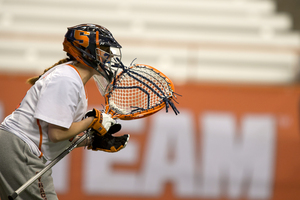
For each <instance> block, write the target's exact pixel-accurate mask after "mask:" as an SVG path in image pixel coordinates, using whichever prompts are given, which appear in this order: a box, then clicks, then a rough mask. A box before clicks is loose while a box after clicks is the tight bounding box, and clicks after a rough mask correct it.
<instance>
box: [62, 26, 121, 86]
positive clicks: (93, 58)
mask: <svg viewBox="0 0 300 200" xmlns="http://www.w3.org/2000/svg"><path fill="white" fill-rule="evenodd" d="M63 46H64V51H66V52H67V53H69V54H70V55H72V56H73V57H74V58H75V59H76V60H78V61H79V62H80V63H82V64H84V65H85V66H87V67H92V68H94V69H95V70H96V71H98V72H99V73H100V74H101V75H102V76H103V77H104V78H105V79H106V80H107V82H111V81H112V79H113V78H114V76H115V70H113V69H112V67H117V68H118V66H119V65H120V62H119V61H120V60H121V50H120V49H121V48H122V46H121V45H120V44H119V43H118V42H117V41H116V40H115V39H114V37H113V35H112V34H111V33H110V31H109V30H107V29H106V28H105V27H103V26H100V25H96V24H80V25H77V26H73V27H69V28H68V31H67V33H66V35H65V41H64V42H63ZM112 49H117V52H118V54H117V53H112V52H113V50H112ZM116 57H118V59H119V60H118V59H116Z"/></svg>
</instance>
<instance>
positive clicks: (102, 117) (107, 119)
mask: <svg viewBox="0 0 300 200" xmlns="http://www.w3.org/2000/svg"><path fill="white" fill-rule="evenodd" d="M87 117H94V120H93V121H92V123H91V124H90V125H89V127H88V128H91V129H93V130H94V131H95V132H96V133H97V134H98V135H99V136H103V135H105V134H106V133H107V131H108V130H109V129H110V127H111V126H112V125H114V124H115V123H116V121H115V120H114V119H113V118H111V116H110V115H109V114H106V113H103V112H101V111H100V110H97V109H95V108H94V109H93V110H91V111H88V112H87V113H86V114H85V118H87Z"/></svg>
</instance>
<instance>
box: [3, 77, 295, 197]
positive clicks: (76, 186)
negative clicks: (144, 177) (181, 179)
mask: <svg viewBox="0 0 300 200" xmlns="http://www.w3.org/2000/svg"><path fill="white" fill-rule="evenodd" d="M28 77H30V76H12V75H5V74H2V75H0V102H1V103H2V108H3V109H4V110H3V111H2V115H3V116H6V115H8V114H9V113H11V112H12V111H13V110H14V108H15V107H16V106H17V105H18V103H19V102H20V101H21V99H22V97H23V96H24V95H25V93H26V90H27V89H28V88H29V87H30V86H29V85H28V84H25V83H24V82H25V80H26V79H27V78H28ZM87 91H88V98H89V104H90V105H99V106H100V105H101V104H103V99H102V97H101V96H100V94H99V93H98V92H97V89H96V87H95V84H94V83H93V82H91V83H89V84H88V85H87ZM176 92H177V93H178V94H180V95H182V97H178V102H179V104H178V105H177V107H178V109H179V111H183V112H184V113H188V116H191V119H192V124H193V130H194V132H193V134H192V135H194V138H195V141H205V140H204V139H203V132H202V131H203V129H202V128H203V127H202V126H203V124H201V123H199V119H201V117H202V116H203V115H205V113H225V114H229V115H230V116H233V117H234V118H235V119H236V129H237V130H240V127H241V126H242V125H241V121H242V120H243V119H244V117H245V116H247V115H249V114H254V115H258V116H259V115H266V114H267V115H270V116H272V117H273V118H274V121H275V138H276V140H275V149H274V150H273V151H274V156H275V157H274V162H272V166H270V170H272V172H271V176H272V179H271V180H270V181H271V183H270V186H271V189H270V191H271V194H270V195H268V196H267V197H266V198H265V199H270V200H283V199H288V200H297V199H300V135H299V125H300V124H299V94H300V87H299V86H296V85H294V86H277V87H275V86H245V85H244V86H237V85H214V84H186V85H177V86H176ZM186 111H187V112H186ZM159 114H160V116H162V115H164V114H163V113H162V112H160V113H159ZM172 115H174V114H173V113H172V111H171V110H170V111H169V113H167V114H165V116H166V118H167V117H169V116H172ZM154 118H155V115H154V116H152V117H150V118H147V119H146V120H145V126H144V128H143V129H142V131H141V134H132V135H131V138H130V141H129V144H128V145H130V142H131V141H134V142H135V143H137V144H139V146H140V149H139V151H138V152H137V153H136V154H137V156H138V159H137V160H136V161H134V162H132V163H130V164H115V165H113V166H112V167H113V169H112V170H113V171H115V172H122V173H125V174H126V173H141V171H143V167H144V164H145V160H147V155H148V154H147V153H146V151H149V149H148V150H147V148H148V147H149V143H148V142H149V137H150V132H151V131H149V129H151V126H152V125H153V123H154V122H155V120H154ZM162 119H163V118H162ZM176 123H180V122H176ZM173 125H174V124H169V125H166V126H173ZM166 129H168V127H167V128H166ZM123 133H126V131H123ZM181 134H185V133H184V132H182V133H181ZM237 134H241V131H237ZM201 145H205V144H203V143H201V142H198V143H197V144H196V148H197V152H195V155H198V154H201V155H202V152H201V149H202V146H201ZM124 150H125V149H124ZM85 152H86V150H84V149H75V150H74V151H73V152H72V153H71V154H70V166H71V167H70V168H69V170H68V173H69V174H70V176H69V177H70V179H69V180H68V183H69V186H68V190H67V191H65V192H63V193H59V197H60V199H61V200H67V199H72V200H77V199H78V200H79V199H90V200H96V199H107V200H115V199H123V200H129V199H130V200H139V199H149V200H150V199H161V200H162V199H164V200H166V199H170V200H171V199H172V200H173V199H179V198H180V197H179V196H177V195H176V194H177V192H176V191H177V189H176V188H175V187H174V181H172V180H169V181H166V182H165V184H164V185H163V186H162V191H163V192H162V193H161V194H159V195H158V196H154V197H152V196H150V195H145V194H144V195H139V194H135V193H133V194H123V195H122V193H121V195H120V194H118V195H115V193H113V192H111V193H108V194H105V195H102V194H95V193H93V194H87V192H85V189H84V187H83V179H84V177H83V172H84V170H86V169H85V165H84V164H83V162H85V160H84V156H85V155H86V154H85ZM100 155H102V154H101V152H99V156H100ZM98 164H101V162H98ZM195 165H196V164H195ZM196 168H201V167H199V165H198V164H197V166H196ZM95 173H98V172H97V171H95ZM99 173H100V172H99ZM153 175H154V176H155V174H153ZM105 181H107V180H103V182H105ZM95 184H98V183H95ZM246 193H247V192H246ZM180 199H199V200H204V199H210V198H206V197H205V195H199V194H198V195H196V194H195V195H192V196H191V197H189V196H183V197H181V198H180ZM213 199H222V200H225V199H230V198H229V197H228V195H226V193H221V194H220V195H218V196H217V197H216V198H213ZM237 199H251V198H249V197H247V195H246V194H244V193H243V194H241V195H239V197H238V198H237Z"/></svg>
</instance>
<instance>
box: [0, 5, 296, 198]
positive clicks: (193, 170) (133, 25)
mask: <svg viewBox="0 0 300 200" xmlns="http://www.w3.org/2000/svg"><path fill="white" fill-rule="evenodd" d="M299 11H300V1H299V0H151V1H147V0H126V1H122V0H85V1H81V0H63V1H62V0H0V82H1V84H0V119H1V120H2V119H3V118H4V117H5V116H6V115H8V114H9V113H11V112H12V111H13V109H14V108H15V106H16V105H17V104H18V103H19V102H20V100H21V99H22V97H23V96H24V94H25V93H26V90H27V89H28V88H29V85H26V84H25V81H26V79H27V78H29V77H31V76H34V75H38V74H41V73H42V72H43V70H44V69H45V68H47V67H50V66H52V65H53V64H54V63H56V62H57V61H58V60H60V59H61V58H64V57H65V53H64V52H63V51H62V42H63V39H64V34H65V33H66V30H67V27H70V26H74V25H77V24H80V23H96V24H99V25H103V26H105V27H106V28H108V29H109V30H110V31H111V32H112V33H113V35H114V37H115V38H116V40H117V41H118V42H119V43H120V44H121V45H122V46H123V48H122V54H123V57H122V60H123V63H124V64H125V65H130V63H131V62H132V61H133V60H134V59H136V60H135V63H142V64H148V65H151V66H153V67H155V68H157V69H159V70H161V71H162V72H163V73H164V74H166V75H167V76H168V77H169V78H170V79H172V81H173V82H174V84H175V86H176V92H177V93H179V94H181V95H182V97H178V102H179V104H178V105H177V106H178V108H179V110H180V111H181V114H180V115H178V116H175V114H173V113H172V112H170V111H169V113H167V114H166V113H165V111H162V112H159V113H158V114H157V115H155V116H152V117H150V118H147V119H142V120H136V121H131V122H126V123H125V122H121V123H122V124H123V129H122V130H123V133H130V134H132V137H131V141H130V142H129V144H128V146H127V147H126V149H124V150H123V151H121V152H119V153H117V154H114V155H111V154H107V153H102V152H90V151H86V150H77V149H76V150H74V152H72V154H70V155H69V156H68V157H67V158H65V159H64V160H63V161H62V162H61V163H59V164H58V165H57V166H55V168H54V170H53V171H54V172H53V176H54V181H55V184H56V188H57V193H58V194H59V196H60V199H63V200H64V199H65V200H67V199H73V200H74V199H87V198H88V199H111V200H114V199H125V200H126V199H135V200H139V199H149V200H150V199H165V200H169V199H170V200H173V199H199V200H204V199H220V200H221V199H222V200H225V199H267V200H283V199H288V200H297V199H300V175H299V174H300V161H299V156H300V138H299V130H298V128H299V113H298V111H299V105H298V104H299V94H300V88H299V86H298V85H299V84H298V83H299V69H300V63H299V61H300V60H299V55H300V51H299V50H300V32H299V31H300V14H299V13H300V12H299ZM87 90H88V91H89V102H90V106H91V107H99V108H101V104H103V100H102V98H101V97H99V94H97V93H98V92H97V89H96V88H95V85H94V84H89V85H88V86H87Z"/></svg>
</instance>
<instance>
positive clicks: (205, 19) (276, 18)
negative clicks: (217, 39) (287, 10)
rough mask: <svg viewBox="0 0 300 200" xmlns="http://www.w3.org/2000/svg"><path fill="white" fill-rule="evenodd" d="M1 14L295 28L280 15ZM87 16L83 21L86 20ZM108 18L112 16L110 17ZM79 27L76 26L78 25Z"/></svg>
mask: <svg viewBox="0 0 300 200" xmlns="http://www.w3.org/2000/svg"><path fill="white" fill-rule="evenodd" d="M2 12H3V13H4V14H9V15H12V17H13V18H14V17H16V16H18V17H21V16H23V17H25V18H27V17H31V18H32V21H43V20H45V18H48V19H51V20H54V19H60V23H62V22H64V21H65V22H68V21H70V19H71V20H72V21H74V22H75V21H78V20H83V19H85V20H83V21H91V20H92V21H93V20H94V19H106V21H107V20H110V21H112V22H113V21H120V22H123V23H127V24H130V23H132V22H135V21H139V23H141V25H144V26H147V24H149V23H152V24H162V25H163V24H173V25H185V26H198V27H201V26H210V27H227V28H244V29H246V28H248V29H250V28H251V29H261V28H263V27H268V28H270V29H276V30H287V29H289V28H291V27H292V24H291V22H290V18H289V16H287V15H286V14H277V15H270V16H264V17H260V16H256V15H254V16H247V15H245V16H239V17H237V16H226V15H219V16H218V15H216V14H205V13H199V14H197V15H194V14H192V15H188V14H178V13H174V14H166V13H159V12H157V13H155V14H153V13H152V12H151V13H152V14H151V13H150V14H151V15H149V13H144V14H143V13H141V12H139V11H135V12H119V13H118V15H111V11H107V10H105V9H103V10H102V9H99V10H96V9H94V10H81V11H80V13H81V15H77V14H76V12H74V10H73V9H68V8H64V7H45V6H35V5H12V6H9V5H3V6H2ZM83 16H84V18H83ZM107 16H109V17H107ZM76 24H77V23H76Z"/></svg>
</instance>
